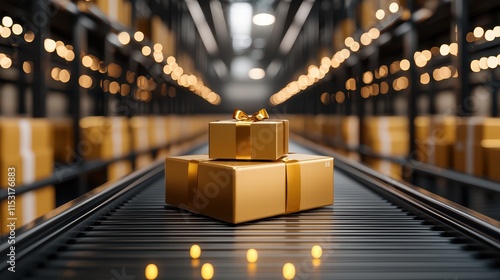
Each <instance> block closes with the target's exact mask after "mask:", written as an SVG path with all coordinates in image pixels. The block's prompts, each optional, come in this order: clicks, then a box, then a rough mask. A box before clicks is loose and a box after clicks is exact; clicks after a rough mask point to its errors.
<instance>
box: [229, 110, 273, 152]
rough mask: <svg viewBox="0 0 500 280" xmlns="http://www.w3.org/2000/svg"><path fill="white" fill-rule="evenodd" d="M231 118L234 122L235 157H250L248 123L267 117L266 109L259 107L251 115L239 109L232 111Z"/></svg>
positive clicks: (250, 147) (250, 145)
mask: <svg viewBox="0 0 500 280" xmlns="http://www.w3.org/2000/svg"><path fill="white" fill-rule="evenodd" d="M233 118H234V119H236V120H237V122H236V143H237V145H236V159H245V160H249V159H252V139H251V129H250V124H251V123H252V122H258V121H262V120H264V119H269V115H268V114H267V111H266V109H260V110H259V111H258V112H255V113H254V114H253V115H251V116H249V115H247V114H246V113H245V112H243V111H242V110H239V109H235V110H234V112H233Z"/></svg>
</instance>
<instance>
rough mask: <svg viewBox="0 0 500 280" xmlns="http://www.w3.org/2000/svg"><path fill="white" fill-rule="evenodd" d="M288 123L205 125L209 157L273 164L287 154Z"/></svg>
mask: <svg viewBox="0 0 500 280" xmlns="http://www.w3.org/2000/svg"><path fill="white" fill-rule="evenodd" d="M288 138H289V132H288V121H287V120H263V121H259V122H249V121H234V120H226V121H217V122H210V124H209V149H208V151H209V156H210V158H218V159H252V160H277V159H279V158H280V157H282V156H284V155H285V154H286V153H288Z"/></svg>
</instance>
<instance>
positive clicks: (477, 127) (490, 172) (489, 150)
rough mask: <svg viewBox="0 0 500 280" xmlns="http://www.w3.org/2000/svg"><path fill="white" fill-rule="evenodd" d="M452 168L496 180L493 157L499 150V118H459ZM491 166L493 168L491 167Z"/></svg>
mask: <svg viewBox="0 0 500 280" xmlns="http://www.w3.org/2000/svg"><path fill="white" fill-rule="evenodd" d="M456 136H457V139H456V143H455V145H454V154H453V168H454V169H455V170H457V171H460V172H464V173H467V174H471V175H474V176H489V177H491V178H494V179H495V178H498V177H497V175H496V174H494V173H495V171H494V167H495V166H498V164H495V160H497V159H495V158H494V155H495V154H497V153H498V152H497V151H496V150H497V149H498V148H500V146H499V145H497V144H498V141H495V140H500V118H486V117H468V118H461V119H459V121H458V126H457V134H456ZM492 166H493V167H492Z"/></svg>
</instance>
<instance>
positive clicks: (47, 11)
mask: <svg viewBox="0 0 500 280" xmlns="http://www.w3.org/2000/svg"><path fill="white" fill-rule="evenodd" d="M4 2H5V3H3V4H2V8H0V15H1V17H3V16H9V17H10V18H12V19H13V20H14V22H15V23H18V24H20V25H21V26H22V27H23V31H22V33H21V34H20V35H18V36H15V35H14V34H12V36H11V37H9V38H0V52H5V53H6V54H7V55H8V56H9V57H11V58H12V66H11V67H10V68H11V69H9V70H8V71H10V72H12V73H14V72H16V74H15V75H1V77H0V85H2V84H12V85H15V86H16V87H17V90H18V93H19V94H17V95H16V96H17V108H16V113H17V115H21V116H31V117H34V118H45V117H48V116H50V114H48V113H50V112H47V105H48V103H49V102H50V100H51V99H50V98H51V95H54V94H59V95H63V96H64V100H65V102H66V104H67V107H66V112H65V115H66V116H67V117H69V118H70V119H71V122H72V127H73V133H74V135H73V138H74V145H75V146H74V147H73V151H74V152H75V157H74V159H73V160H72V162H69V163H57V162H56V163H55V171H54V174H53V175H52V176H51V177H49V178H45V179H43V180H40V181H37V182H34V183H31V184H27V185H24V186H18V187H17V189H16V192H17V194H22V193H25V192H28V191H32V190H35V189H38V188H41V187H43V186H46V185H54V186H55V187H56V194H57V205H60V204H62V203H64V202H66V201H68V200H69V199H73V198H75V197H77V196H80V195H82V194H84V193H86V192H87V191H88V190H89V189H90V188H92V187H95V186H90V185H89V182H88V181H87V178H88V176H90V175H89V174H92V173H93V172H98V171H100V170H104V169H105V168H106V167H107V166H108V165H109V164H111V163H113V162H116V161H119V160H130V161H131V162H132V164H134V162H135V161H134V159H135V158H136V157H137V156H138V155H139V154H138V153H137V152H131V153H130V154H128V155H126V156H124V157H121V158H113V159H112V160H85V159H84V158H83V157H81V156H79V154H78V150H79V149H78V143H79V139H81V135H80V130H79V121H80V119H81V118H82V117H84V116H86V115H94V116H111V115H122V116H127V117H132V116H136V115H144V114H151V115H163V116H166V115H170V114H175V115H188V114H196V113H200V112H203V111H204V110H213V109H210V108H208V106H207V105H206V102H205V100H203V99H202V98H199V97H198V96H196V95H195V94H193V93H191V92H190V91H188V90H187V88H184V87H182V86H180V85H179V84H178V83H177V82H176V81H175V80H173V79H171V78H170V77H168V76H166V75H165V74H164V72H163V71H162V69H163V65H164V64H165V62H164V61H162V62H156V61H155V60H153V58H152V57H151V56H150V57H146V56H140V55H138V54H140V52H141V48H142V46H145V45H148V46H150V47H153V42H150V41H149V39H148V38H146V39H145V40H144V41H142V42H137V41H134V40H133V39H132V40H130V44H120V42H118V41H117V39H116V36H112V35H110V34H118V33H120V32H128V33H129V34H133V32H135V31H136V30H135V27H136V26H137V22H138V16H139V12H140V11H138V10H137V9H138V8H137V7H138V5H136V1H135V0H130V1H129V2H130V3H131V11H130V22H131V23H132V24H131V26H132V28H126V27H124V26H123V25H121V24H119V23H117V22H114V21H110V20H109V19H108V18H107V17H106V16H105V15H104V14H103V13H102V12H101V11H100V10H98V9H96V8H95V7H94V6H92V5H89V3H85V1H58V0H54V1H43V0H36V1H4ZM143 2H144V4H146V5H147V7H148V8H149V9H150V10H151V11H153V13H156V14H157V15H160V16H161V18H162V20H163V21H164V22H165V23H166V24H167V25H168V26H170V27H171V28H172V29H173V33H174V35H175V36H177V37H178V38H177V40H176V42H177V43H176V44H177V46H176V49H177V50H178V51H177V53H176V54H175V55H182V54H184V53H185V52H187V51H190V50H192V49H193V48H194V47H193V46H192V45H189V46H187V50H184V48H183V47H184V46H186V44H187V43H186V42H187V40H188V39H190V40H191V39H193V40H195V41H196V40H199V38H198V36H194V35H193V34H194V33H195V32H196V31H195V30H194V25H193V24H192V23H191V24H186V23H185V22H183V23H182V24H181V22H180V20H181V18H180V16H179V15H178V14H179V12H180V11H184V12H186V11H185V4H180V3H177V2H176V1H164V2H162V3H158V2H157V1H143ZM189 20H191V18H189ZM186 28H187V29H189V30H187V29H186ZM180 31H183V32H182V34H184V35H181V32H180ZM28 32H31V33H30V34H31V35H34V36H31V38H30V39H29V40H28V41H29V42H28V41H27V40H26V39H24V36H25V34H27V33H28ZM186 34H188V35H186ZM189 34H191V35H189ZM183 36H191V37H190V38H184V37H183ZM181 37H182V38H181ZM47 38H50V39H52V40H53V41H60V42H64V44H65V47H67V49H68V50H72V52H73V54H74V57H73V59H65V58H63V57H62V56H60V55H58V54H57V52H55V51H54V52H53V53H51V52H48V51H47V50H46V46H45V39H47ZM191 41H192V40H191ZM194 43H195V45H199V44H196V42H194ZM194 53H195V54H196V57H198V58H200V59H197V60H196V63H197V65H196V66H198V67H200V66H204V67H205V68H204V69H202V72H206V73H210V71H209V69H208V68H209V65H208V63H207V62H206V60H205V61H204V60H203V59H201V57H206V56H204V55H205V54H204V53H203V50H201V47H200V46H198V49H196V51H195V52H194ZM84 55H92V56H94V57H96V58H98V61H99V60H100V63H101V68H102V65H105V66H107V65H110V63H115V65H117V67H118V68H119V70H120V72H122V74H121V75H117V77H116V78H113V77H108V76H107V74H104V73H103V71H92V70H91V69H88V68H87V67H85V66H84V65H83V64H82V61H81V60H82V57H83V56H84ZM25 62H26V63H27V65H28V66H26V64H24V63H25ZM200 63H201V64H202V65H200ZM23 67H29V69H28V70H26V69H25V68H23ZM56 67H57V68H59V69H61V70H62V69H66V70H68V71H69V73H70V75H71V78H68V81H66V80H65V81H64V82H61V81H56V80H55V79H54V78H52V77H51V75H52V73H51V72H52V71H51V69H53V68H56ZM127 71H130V72H133V73H135V74H136V76H135V77H138V76H140V75H143V76H144V77H146V78H148V79H150V78H152V79H153V80H154V82H155V83H156V88H155V89H154V90H152V91H151V95H150V98H149V100H146V101H145V100H138V99H136V98H134V97H133V90H134V85H133V84H132V83H131V82H130V81H127V79H126V78H127V77H126V75H125V73H126V72H127ZM81 75H87V76H88V77H90V79H91V84H92V86H85V87H84V86H82V85H81V83H79V79H78V77H80V76H81ZM56 78H57V76H56ZM106 79H108V81H109V80H116V81H117V82H119V84H127V83H128V84H129V85H130V94H128V95H126V96H122V95H121V94H120V93H118V94H111V93H109V91H108V92H106V93H105V92H103V90H102V87H101V86H100V84H99V83H102V82H103V81H104V80H106ZM28 89H31V95H30V94H29V93H28V92H29V91H28ZM1 98H2V96H0V100H1ZM84 98H87V100H85V99H84ZM84 102H87V103H89V104H91V109H90V110H87V111H88V112H84V110H83V109H82V107H83V106H85V104H83V103H84ZM87 105H88V104H87ZM207 108H208V109H207ZM199 136H200V135H190V136H189V137H184V138H183V139H179V140H176V141H175V142H172V141H170V142H169V143H168V144H167V146H166V147H154V148H152V149H150V150H148V151H144V152H141V154H144V153H149V154H152V155H155V154H157V152H158V151H159V150H160V149H162V148H170V147H173V146H176V145H179V144H181V143H185V142H187V141H192V140H194V139H196V138H197V137H199ZM101 183H103V182H97V183H96V184H99V185H100V184H101ZM6 197H7V191H6V190H3V189H2V190H0V200H3V199H6Z"/></svg>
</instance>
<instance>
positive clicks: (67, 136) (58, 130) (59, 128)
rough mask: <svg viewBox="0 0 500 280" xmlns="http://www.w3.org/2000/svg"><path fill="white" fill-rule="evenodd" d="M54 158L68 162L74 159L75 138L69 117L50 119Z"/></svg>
mask: <svg viewBox="0 0 500 280" xmlns="http://www.w3.org/2000/svg"><path fill="white" fill-rule="evenodd" d="M50 123H51V126H52V140H51V142H52V149H53V150H54V160H55V161H57V162H61V163H66V164H69V163H71V162H72V160H73V159H74V156H75V155H76V151H75V150H74V146H75V138H74V131H73V122H72V120H71V119H51V120H50Z"/></svg>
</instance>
